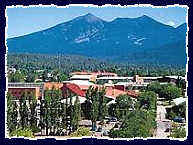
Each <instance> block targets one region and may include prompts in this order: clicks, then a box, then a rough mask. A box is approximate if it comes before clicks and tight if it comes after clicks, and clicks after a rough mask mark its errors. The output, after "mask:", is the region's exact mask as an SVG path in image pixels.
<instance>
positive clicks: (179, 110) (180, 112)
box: [166, 103, 186, 120]
mask: <svg viewBox="0 0 193 145" xmlns="http://www.w3.org/2000/svg"><path fill="white" fill-rule="evenodd" d="M166 111H167V114H166V117H167V118H168V119H171V120H172V119H174V118H175V117H182V118H186V103H182V104H179V105H177V106H173V107H172V108H167V109H166Z"/></svg>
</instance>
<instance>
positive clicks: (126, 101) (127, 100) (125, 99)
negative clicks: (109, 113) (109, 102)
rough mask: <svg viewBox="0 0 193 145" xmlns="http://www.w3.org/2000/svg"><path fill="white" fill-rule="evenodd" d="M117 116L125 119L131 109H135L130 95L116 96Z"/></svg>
mask: <svg viewBox="0 0 193 145" xmlns="http://www.w3.org/2000/svg"><path fill="white" fill-rule="evenodd" d="M115 102H116V117H117V118H118V119H123V118H124V117H125V116H126V115H127V113H128V112H130V109H131V110H133V109H134V106H133V100H132V99H131V97H130V96H128V95H120V96H118V97H117V98H116V100H115Z"/></svg>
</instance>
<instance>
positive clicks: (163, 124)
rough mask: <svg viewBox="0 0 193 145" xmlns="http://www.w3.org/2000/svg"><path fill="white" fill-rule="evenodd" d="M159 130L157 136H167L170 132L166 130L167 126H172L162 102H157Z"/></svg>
mask: <svg viewBox="0 0 193 145" xmlns="http://www.w3.org/2000/svg"><path fill="white" fill-rule="evenodd" d="M157 103H158V105H157V118H156V121H157V131H156V138H167V136H168V135H169V132H165V130H166V129H167V128H170V121H169V120H166V118H165V114H166V109H165V107H164V106H162V105H160V104H161V102H160V101H158V102H157Z"/></svg>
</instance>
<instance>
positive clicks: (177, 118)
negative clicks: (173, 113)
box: [173, 117, 185, 123]
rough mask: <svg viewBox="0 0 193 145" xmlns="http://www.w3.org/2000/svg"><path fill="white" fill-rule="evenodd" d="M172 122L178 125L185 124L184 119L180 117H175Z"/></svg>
mask: <svg viewBox="0 0 193 145" xmlns="http://www.w3.org/2000/svg"><path fill="white" fill-rule="evenodd" d="M173 121H174V122H178V123H184V122H185V119H184V118H181V117H175V118H174V119H173Z"/></svg>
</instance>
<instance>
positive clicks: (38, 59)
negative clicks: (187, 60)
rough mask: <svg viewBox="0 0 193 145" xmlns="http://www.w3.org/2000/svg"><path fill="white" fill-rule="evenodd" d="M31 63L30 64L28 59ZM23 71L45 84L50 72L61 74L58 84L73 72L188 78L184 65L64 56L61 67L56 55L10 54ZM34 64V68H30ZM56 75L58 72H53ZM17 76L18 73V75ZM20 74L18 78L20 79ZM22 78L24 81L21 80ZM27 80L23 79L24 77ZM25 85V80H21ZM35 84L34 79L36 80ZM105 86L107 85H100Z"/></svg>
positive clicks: (10, 59) (61, 59)
mask: <svg viewBox="0 0 193 145" xmlns="http://www.w3.org/2000/svg"><path fill="white" fill-rule="evenodd" d="M26 57H27V59H28V61H26V59H25V58H26ZM16 64H17V68H19V69H20V70H22V74H25V75H26V76H27V78H28V79H29V80H31V79H30V78H31V76H29V77H28V75H29V74H30V75H32V77H33V74H32V73H34V74H35V76H38V75H39V76H42V79H43V81H45V80H49V78H48V77H47V74H48V72H49V73H51V72H52V71H54V70H58V73H59V74H60V75H59V76H58V80H55V81H63V80H66V79H67V77H68V74H69V73H70V72H73V71H82V70H87V71H107V72H113V73H117V74H118V75H120V76H133V75H135V74H139V75H140V76H163V75H180V76H185V74H186V70H185V68H184V67H183V66H180V65H163V64H151V65H150V64H129V63H111V62H109V61H101V60H97V59H93V58H89V57H83V56H73V55H69V56H67V55H62V56H60V64H59V63H58V57H57V56H55V55H40V54H8V66H15V65H16ZM29 64H30V65H29ZM36 70H44V71H43V73H35V72H34V71H36ZM53 73H54V72H53ZM16 74H17V73H16ZM18 75H19V76H20V74H17V75H16V76H17V77H18ZM14 76H15V75H14V74H10V75H9V76H8V78H9V81H11V82H13V81H16V79H15V78H14ZM19 78H20V77H19ZM22 78H23V77H22ZM17 80H18V81H24V80H23V79H17ZM32 80H33V79H32ZM99 83H102V84H103V83H104V82H99Z"/></svg>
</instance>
